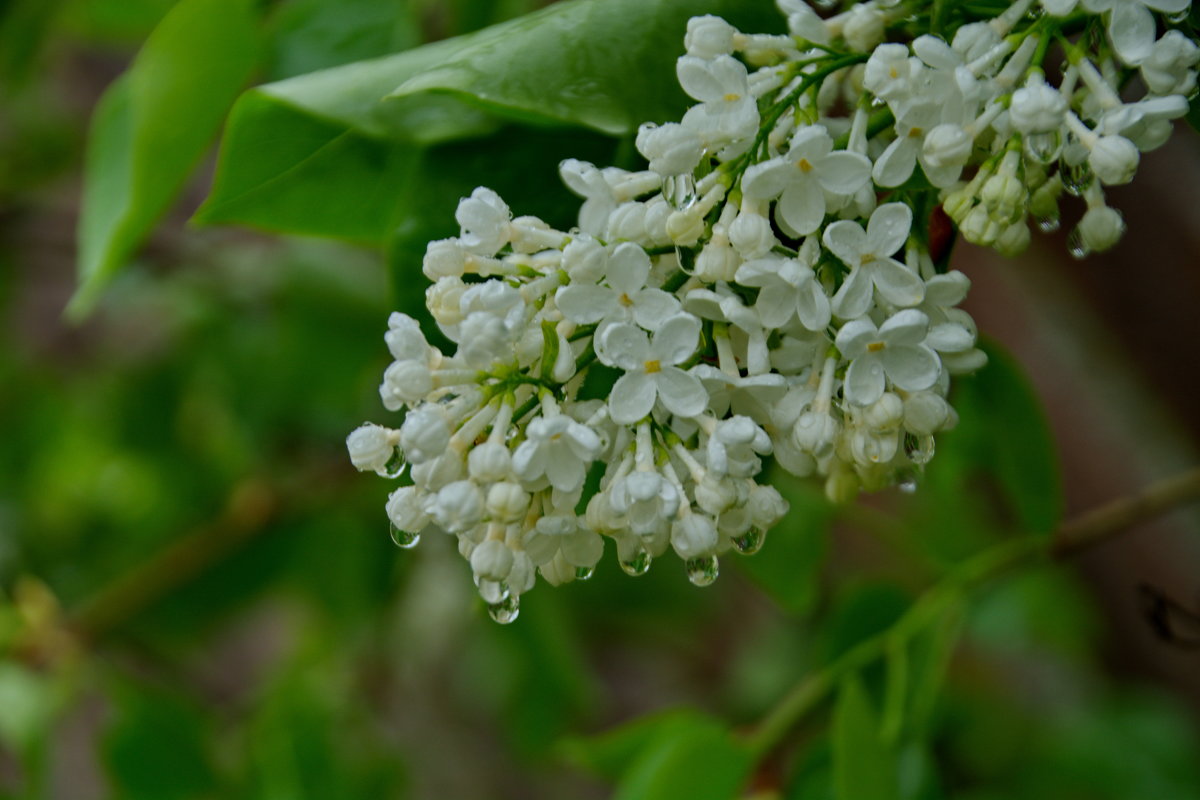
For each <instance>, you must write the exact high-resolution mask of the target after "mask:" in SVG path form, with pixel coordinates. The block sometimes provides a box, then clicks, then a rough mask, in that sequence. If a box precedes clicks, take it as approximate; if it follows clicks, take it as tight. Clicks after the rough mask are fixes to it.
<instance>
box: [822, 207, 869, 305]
mask: <svg viewBox="0 0 1200 800" xmlns="http://www.w3.org/2000/svg"><path fill="white" fill-rule="evenodd" d="M834 224H837V223H834ZM872 286H873V284H872V282H871V276H870V274H869V273H868V272H867V270H865V269H862V268H859V269H855V270H851V271H850V275H849V276H847V277H846V280H845V281H843V282H842V286H841V288H839V289H838V290H837V294H835V295H834V296H833V304H832V305H833V313H834V314H837V315H838V316H839V317H841V318H842V319H853V318H854V317H861V316H862V315H863V314H865V313H867V309H869V308H870V307H871V294H872V292H871V288H872Z"/></svg>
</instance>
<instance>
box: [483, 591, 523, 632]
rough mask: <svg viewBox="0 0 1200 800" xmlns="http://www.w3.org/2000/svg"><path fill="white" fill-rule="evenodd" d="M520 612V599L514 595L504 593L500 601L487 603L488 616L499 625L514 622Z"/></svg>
mask: <svg viewBox="0 0 1200 800" xmlns="http://www.w3.org/2000/svg"><path fill="white" fill-rule="evenodd" d="M520 614H521V600H520V598H518V597H517V596H516V595H512V594H506V596H505V598H504V599H503V600H501V601H500V602H498V603H488V616H490V617H491V618H492V619H494V620H495V621H496V622H499V623H500V624H501V625H507V624H509V623H510V622H515V621H516V619H517V617H518V616H519V615H520Z"/></svg>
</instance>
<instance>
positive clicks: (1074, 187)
mask: <svg viewBox="0 0 1200 800" xmlns="http://www.w3.org/2000/svg"><path fill="white" fill-rule="evenodd" d="M1060 172H1061V173H1062V182H1063V188H1064V189H1066V190H1067V194H1070V195H1074V196H1075V197H1081V196H1082V195H1083V192H1084V190H1085V189H1087V187H1088V185H1089V184H1090V183H1091V182H1092V170H1091V168H1090V167H1088V165H1087V162H1086V161H1084V162H1082V163H1080V164H1076V165H1075V166H1073V167H1066V168H1064V169H1062V170H1060Z"/></svg>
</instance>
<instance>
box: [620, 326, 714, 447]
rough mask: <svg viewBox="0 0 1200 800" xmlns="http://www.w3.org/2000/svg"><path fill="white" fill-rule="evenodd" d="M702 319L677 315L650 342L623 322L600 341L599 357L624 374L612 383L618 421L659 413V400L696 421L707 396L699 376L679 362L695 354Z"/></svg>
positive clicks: (674, 410) (636, 329)
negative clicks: (655, 408) (657, 404)
mask: <svg viewBox="0 0 1200 800" xmlns="http://www.w3.org/2000/svg"><path fill="white" fill-rule="evenodd" d="M699 338H700V320H698V319H696V318H695V317H693V316H692V315H691V314H676V315H675V316H673V317H670V318H669V319H667V320H665V321H664V322H663V323H662V325H661V326H660V327H659V328H658V330H657V331H655V332H654V338H652V339H651V338H649V337H647V336H646V333H645V332H644V331H642V330H640V329H639V328H635V327H634V326H633V325H629V324H628V323H624V322H618V323H614V324H613V325H609V326H608V327H607V328H605V329H604V331H603V333H601V334H600V335H599V336H598V337H597V343H596V354H597V355H598V356H599V357H600V360H601V361H602V362H603V363H605V364H608V365H609V366H613V367H619V368H620V369H623V370H625V374H624V375H622V376H621V377H620V378H618V379H617V382H616V383H615V384H613V387H612V392H611V393H610V394H609V396H608V410H609V414H610V415H611V416H612V419H613V422H616V423H618V424H621V425H629V424H632V423H634V422H637V421H638V420H640V419H642V418H643V417H645V416H646V415H647V414H649V413H650V412H651V411H652V410H653V409H654V404H655V402H656V401H661V402H662V404H663V407H664V408H666V409H667V410H668V411H670V412H671V413H672V414H675V415H677V416H680V417H694V416H696V415H697V414H699V413H700V412H702V411H704V409H705V407H706V406H707V405H708V393H707V392H706V391H704V385H703V384H702V383H700V379H699V378H697V377H696V376H695V375H692V374H690V373H687V372H684V371H683V370H682V369H680V368H679V366H678V365H679V364H682V363H683V362H685V361H687V360H688V359H689V358H690V357H691V355H692V353H693V352H695V350H696V345H697V343H698V342H699Z"/></svg>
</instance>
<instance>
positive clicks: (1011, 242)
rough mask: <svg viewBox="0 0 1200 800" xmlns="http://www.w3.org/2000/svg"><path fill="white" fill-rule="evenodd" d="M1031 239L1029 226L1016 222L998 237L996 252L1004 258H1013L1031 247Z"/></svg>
mask: <svg viewBox="0 0 1200 800" xmlns="http://www.w3.org/2000/svg"><path fill="white" fill-rule="evenodd" d="M1029 239H1030V236H1029V226H1028V225H1026V224H1025V223H1024V222H1014V223H1013V224H1012V225H1009V226H1007V227H1006V228H1004V229H1003V230H1002V231H1000V235H999V236H997V237H996V245H995V246H996V250H997V251H998V252H999V253H1000V255H1002V256H1008V257H1009V258H1013V257H1014V256H1019V255H1020V254H1021V253H1024V252H1025V248H1027V247H1029Z"/></svg>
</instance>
